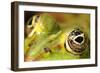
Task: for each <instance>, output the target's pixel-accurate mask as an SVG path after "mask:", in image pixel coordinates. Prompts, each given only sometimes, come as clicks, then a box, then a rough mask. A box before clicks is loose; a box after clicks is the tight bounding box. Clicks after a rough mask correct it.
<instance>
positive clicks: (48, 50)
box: [44, 48, 52, 53]
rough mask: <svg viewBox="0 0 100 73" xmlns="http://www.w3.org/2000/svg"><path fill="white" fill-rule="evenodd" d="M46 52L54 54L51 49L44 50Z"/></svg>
mask: <svg viewBox="0 0 100 73" xmlns="http://www.w3.org/2000/svg"><path fill="white" fill-rule="evenodd" d="M44 51H45V52H46V53H47V52H50V53H51V52H52V51H51V50H50V48H44Z"/></svg>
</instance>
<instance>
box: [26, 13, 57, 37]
mask: <svg viewBox="0 0 100 73" xmlns="http://www.w3.org/2000/svg"><path fill="white" fill-rule="evenodd" d="M27 28H28V29H32V30H31V32H30V33H29V36H32V35H33V34H34V33H35V32H36V33H37V34H40V33H46V34H48V33H51V32H56V31H58V30H59V27H58V25H57V24H56V20H55V19H54V18H53V17H52V16H50V15H49V14H46V13H44V14H40V15H34V16H33V17H32V18H30V20H29V21H28V24H27Z"/></svg>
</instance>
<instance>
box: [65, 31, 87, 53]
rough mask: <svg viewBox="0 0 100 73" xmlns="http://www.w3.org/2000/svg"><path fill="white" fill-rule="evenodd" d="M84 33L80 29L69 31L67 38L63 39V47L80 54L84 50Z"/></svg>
mask: <svg viewBox="0 0 100 73" xmlns="http://www.w3.org/2000/svg"><path fill="white" fill-rule="evenodd" d="M85 40H86V39H85V35H84V33H83V32H82V31H80V30H77V29H75V30H73V31H72V32H70V33H69V36H68V38H66V39H65V44H64V46H65V49H66V50H67V51H69V52H71V53H73V54H81V53H83V52H84V50H85V48H86V47H85V46H84V45H85V43H86V42H85Z"/></svg>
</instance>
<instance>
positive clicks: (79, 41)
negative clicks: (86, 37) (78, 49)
mask: <svg viewBox="0 0 100 73" xmlns="http://www.w3.org/2000/svg"><path fill="white" fill-rule="evenodd" d="M75 41H76V42H78V43H81V42H82V41H83V37H80V36H79V37H77V38H76V39H75Z"/></svg>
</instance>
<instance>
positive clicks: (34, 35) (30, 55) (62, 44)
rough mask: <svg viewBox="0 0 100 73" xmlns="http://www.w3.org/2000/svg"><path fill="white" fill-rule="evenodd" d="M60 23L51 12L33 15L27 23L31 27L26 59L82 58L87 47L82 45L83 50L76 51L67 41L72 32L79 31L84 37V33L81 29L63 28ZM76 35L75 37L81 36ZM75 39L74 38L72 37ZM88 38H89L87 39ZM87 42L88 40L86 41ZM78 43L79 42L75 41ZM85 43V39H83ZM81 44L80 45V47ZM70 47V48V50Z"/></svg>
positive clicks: (26, 40)
mask: <svg viewBox="0 0 100 73" xmlns="http://www.w3.org/2000/svg"><path fill="white" fill-rule="evenodd" d="M59 24H61V23H58V22H57V21H56V19H55V18H54V17H52V16H51V15H49V13H43V14H36V15H33V16H32V17H31V18H30V19H29V20H28V22H27V23H26V28H27V29H31V31H30V33H28V34H27V37H26V38H25V42H24V55H25V61H37V60H66V59H68V60H69V59H80V58H81V54H83V53H84V52H86V49H84V48H86V47H87V46H85V47H82V49H84V50H82V51H78V52H76V49H75V50H71V49H73V48H72V47H71V46H73V44H71V45H69V44H68V43H67V42H68V41H69V39H70V38H71V37H73V35H72V33H74V34H75V33H76V32H75V31H78V33H82V34H80V35H81V36H82V37H83V38H82V39H83V40H84V39H85V38H84V37H85V36H84V35H85V34H84V33H83V32H82V31H80V29H73V30H70V31H69V32H67V31H63V30H61V28H60V26H59ZM80 35H76V36H74V37H79V36H80ZM71 39H73V38H71ZM86 40H87V39H86ZM86 42H87V41H86ZM75 43H76V45H77V42H75ZM82 43H85V41H82ZM80 46H81V45H79V47H80ZM69 48H70V50H69Z"/></svg>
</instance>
